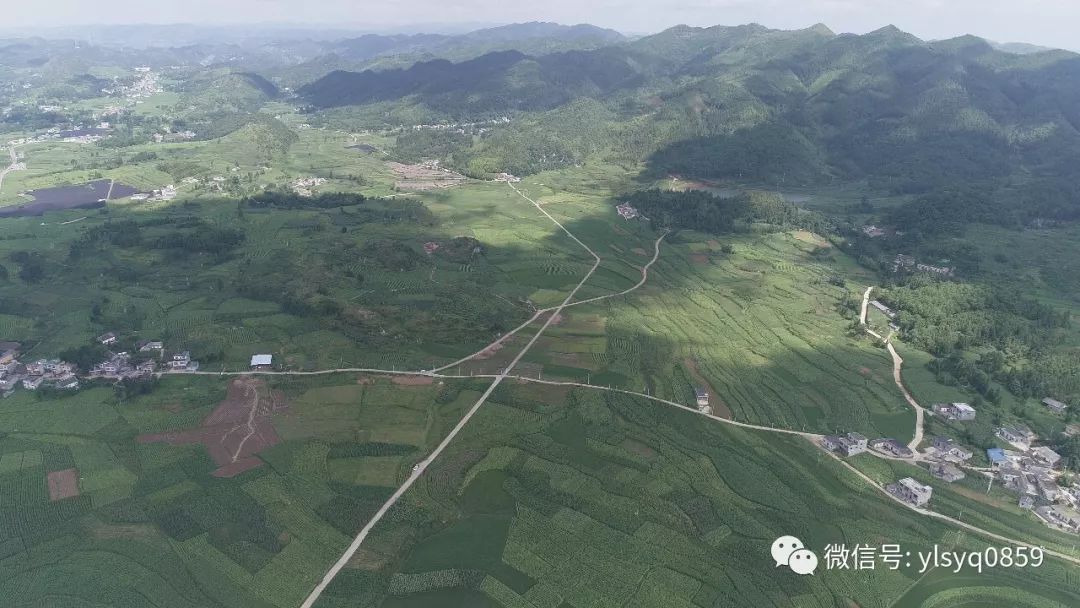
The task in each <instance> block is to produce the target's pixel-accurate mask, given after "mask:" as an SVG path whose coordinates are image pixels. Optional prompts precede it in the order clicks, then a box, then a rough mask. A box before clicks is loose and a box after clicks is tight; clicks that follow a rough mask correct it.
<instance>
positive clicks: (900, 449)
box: [870, 437, 914, 458]
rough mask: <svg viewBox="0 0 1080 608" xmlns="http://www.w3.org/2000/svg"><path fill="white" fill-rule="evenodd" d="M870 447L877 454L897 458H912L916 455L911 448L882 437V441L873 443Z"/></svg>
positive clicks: (877, 440)
mask: <svg viewBox="0 0 1080 608" xmlns="http://www.w3.org/2000/svg"><path fill="white" fill-rule="evenodd" d="M870 447H871V448H872V449H873V450H875V451H877V452H881V453H882V454H890V455H892V456H896V457H897V458H911V457H912V456H913V455H914V453H913V452H912V451H911V448H909V447H907V446H906V445H904V444H902V443H900V442H899V441H897V440H895V439H892V438H889V437H882V438H881V439H875V440H873V441H871V442H870Z"/></svg>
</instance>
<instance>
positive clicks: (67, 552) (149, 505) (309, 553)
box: [0, 375, 482, 608]
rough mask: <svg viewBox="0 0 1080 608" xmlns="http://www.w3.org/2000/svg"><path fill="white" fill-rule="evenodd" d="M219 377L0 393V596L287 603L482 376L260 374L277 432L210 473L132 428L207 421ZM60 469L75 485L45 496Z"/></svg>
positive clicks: (200, 455) (15, 601) (468, 399)
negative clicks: (239, 462)
mask: <svg viewBox="0 0 1080 608" xmlns="http://www.w3.org/2000/svg"><path fill="white" fill-rule="evenodd" d="M256 382H258V383H261V381H256ZM228 385H229V381H228V380H227V379H219V378H205V379H203V378H166V379H163V380H161V385H160V386H159V387H158V388H157V390H156V391H155V392H154V393H152V394H151V395H147V396H141V397H137V398H133V399H126V400H123V401H118V400H117V399H116V397H115V396H114V394H113V391H111V390H109V389H105V388H94V389H90V390H84V391H82V392H80V393H78V394H77V395H73V396H70V397H66V398H57V399H44V400H39V399H35V398H34V397H32V396H28V395H27V394H25V393H24V394H20V395H18V396H15V397H11V398H9V399H5V400H3V402H2V403H0V428H2V429H4V433H3V434H2V435H0V487H2V488H3V491H2V492H0V496H2V498H0V596H2V597H4V598H5V601H4V603H5V605H10V606H24V605H25V606H29V605H43V604H48V605H55V601H56V598H59V597H64V598H68V600H67V601H69V602H71V604H70V605H99V606H145V605H146V602H147V598H152V600H151V601H152V602H153V604H154V605H160V606H187V607H192V608H194V607H208V606H223V607H224V606H229V607H235V606H254V607H267V608H269V607H272V606H282V607H286V606H296V605H298V604H299V602H300V601H301V600H302V598H303V596H304V595H305V594H306V593H307V592H308V591H309V590H310V587H311V586H313V585H314V582H315V581H316V580H317V579H318V578H319V577H321V575H322V572H323V570H324V569H325V567H326V565H327V564H328V563H330V562H332V561H333V560H334V559H336V557H337V555H339V554H340V553H341V551H343V550H344V547H345V546H346V545H347V544H348V541H349V538H350V537H351V535H352V533H353V531H354V530H355V529H356V528H357V527H359V526H360V525H362V524H363V522H364V521H365V520H366V518H367V517H368V516H369V515H370V513H371V512H372V511H373V510H374V508H375V507H377V506H378V505H379V504H381V502H382V501H383V500H384V499H385V497H386V496H387V495H388V494H389V493H390V492H392V491H393V490H394V488H395V487H396V486H397V485H398V484H399V483H400V480H401V479H402V477H403V476H404V475H406V474H407V473H408V471H409V470H410V468H411V466H412V463H413V462H415V461H416V460H417V459H419V458H420V457H421V456H422V455H423V454H424V453H426V452H427V451H428V450H430V449H431V447H432V446H433V445H434V444H435V443H437V442H438V441H439V440H440V439H441V437H442V436H443V435H444V434H445V433H446V431H447V429H448V428H449V426H451V425H453V424H454V423H456V421H457V420H458V418H459V417H460V416H461V414H462V411H463V407H465V406H467V405H469V404H471V403H472V402H473V401H475V398H476V395H477V394H478V393H477V390H476V389H477V388H482V386H481V387H475V386H472V385H470V384H469V383H467V382H447V383H439V384H433V383H428V384H422V385H403V384H397V383H394V382H393V381H392V380H391V379H388V378H379V377H358V376H355V375H339V376H332V377H323V378H318V379H312V380H305V381H301V380H297V379H287V380H286V379H282V381H281V382H273V383H271V385H269V386H266V385H265V384H263V385H261V386H260V390H265V391H268V392H269V391H273V392H274V393H275V394H276V395H278V397H279V399H280V401H279V403H278V406H279V407H277V408H276V409H275V410H274V411H273V412H272V413H271V419H270V420H268V424H270V423H272V424H273V426H274V427H275V428H276V429H277V433H278V435H279V436H278V437H277V442H276V444H274V445H265V444H264V445H261V446H259V447H258V459H259V463H258V465H257V466H256V467H254V468H249V469H247V470H244V471H242V472H240V473H238V474H235V475H233V476H231V477H220V476H215V469H216V468H217V465H218V463H216V462H215V461H214V457H213V455H212V451H213V450H212V449H211V450H210V451H209V452H208V450H207V449H205V448H204V447H203V446H202V445H196V444H194V443H190V442H182V441H177V442H175V443H173V444H166V443H159V442H149V441H139V440H138V438H139V437H140V436H144V435H147V434H166V435H167V434H172V435H173V436H174V437H178V436H181V435H183V433H184V432H185V431H186V429H189V428H191V427H193V426H198V425H200V424H211V423H213V422H214V416H215V411H216V410H220V406H219V404H221V403H226V402H228V399H229V398H228V397H227V394H226V387H227V386H228ZM249 447H250V444H249ZM64 472H69V473H67V474H69V475H70V474H72V473H70V472H74V475H75V476H76V477H74V481H75V485H74V486H73V487H68V490H74V495H70V492H69V495H62V496H55V495H53V496H50V491H52V490H53V487H54V484H53V483H52V481H53V479H54V477H57V475H56V474H57V473H64ZM47 478H48V480H49V481H50V483H49V484H46V479H47ZM60 481H61V482H62V481H63V479H61V480H60ZM47 485H48V491H47Z"/></svg>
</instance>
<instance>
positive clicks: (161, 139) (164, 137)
mask: <svg viewBox="0 0 1080 608" xmlns="http://www.w3.org/2000/svg"><path fill="white" fill-rule="evenodd" d="M195 136H196V134H195V132H194V131H169V132H166V133H154V134H153V135H152V136H151V137H153V139H154V142H155V143H159V144H160V143H170V142H177V141H191V140H192V139H195Z"/></svg>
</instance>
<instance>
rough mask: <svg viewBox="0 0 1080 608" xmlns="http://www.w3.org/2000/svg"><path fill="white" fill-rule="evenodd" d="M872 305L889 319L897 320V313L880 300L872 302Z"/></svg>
mask: <svg viewBox="0 0 1080 608" xmlns="http://www.w3.org/2000/svg"><path fill="white" fill-rule="evenodd" d="M870 305H871V306H873V307H874V308H876V309H878V310H880V311H881V312H882V313H884V314H885V316H886V317H889V318H890V319H895V318H896V311H894V310H893V309H891V308H889V307H888V306H886V305H884V304H882V303H881V302H880V301H879V300H873V301H872V302H870Z"/></svg>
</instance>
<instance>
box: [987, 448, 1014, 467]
mask: <svg viewBox="0 0 1080 608" xmlns="http://www.w3.org/2000/svg"><path fill="white" fill-rule="evenodd" d="M986 457H987V459H989V460H990V465H991V466H995V467H996V466H998V465H999V464H1001V463H1003V462H1006V461H1008V460H1009V459H1008V458H1006V457H1005V450H1003V449H1001V448H990V449H988V450H986Z"/></svg>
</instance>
